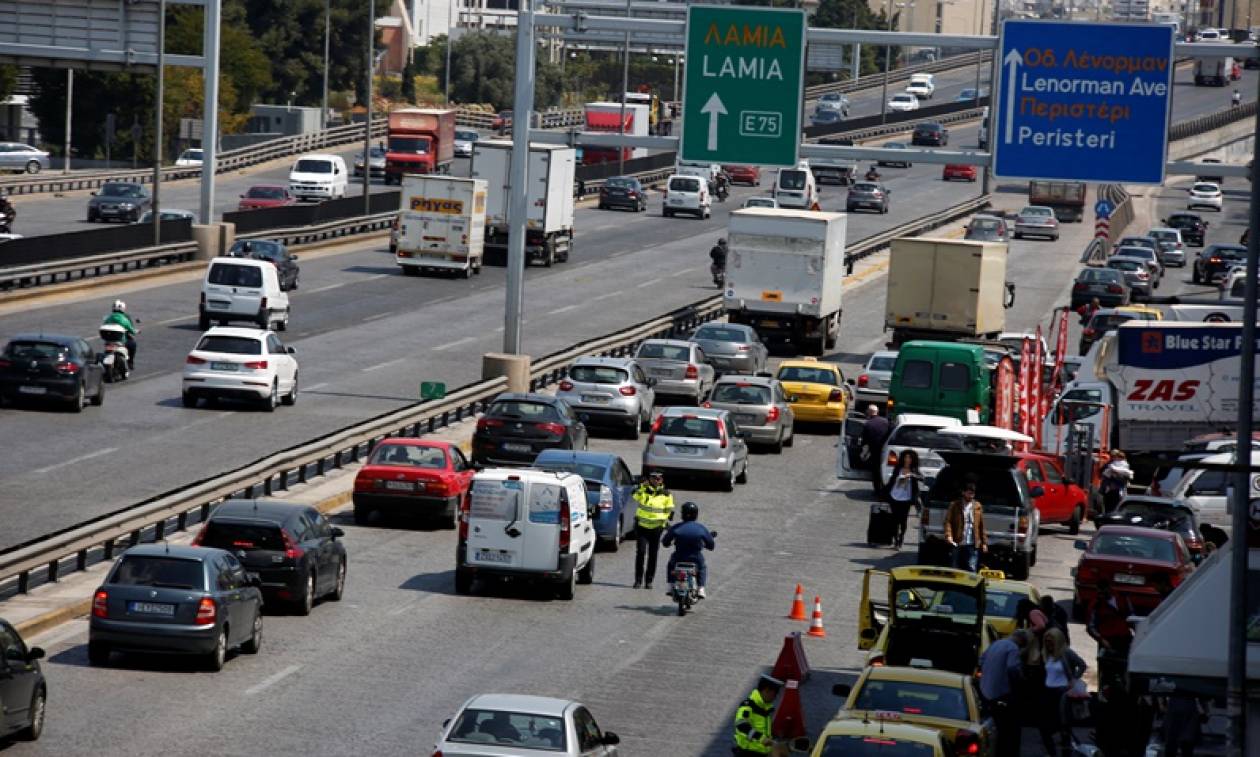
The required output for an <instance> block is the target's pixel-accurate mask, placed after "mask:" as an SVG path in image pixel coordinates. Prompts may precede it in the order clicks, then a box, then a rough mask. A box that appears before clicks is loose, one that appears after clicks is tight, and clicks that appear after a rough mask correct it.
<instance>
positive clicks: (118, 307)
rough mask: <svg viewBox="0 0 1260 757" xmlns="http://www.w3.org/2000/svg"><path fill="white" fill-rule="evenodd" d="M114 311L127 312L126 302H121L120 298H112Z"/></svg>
mask: <svg viewBox="0 0 1260 757" xmlns="http://www.w3.org/2000/svg"><path fill="white" fill-rule="evenodd" d="M114 312H115V313H125V312H127V303H125V302H123V301H122V300H114Z"/></svg>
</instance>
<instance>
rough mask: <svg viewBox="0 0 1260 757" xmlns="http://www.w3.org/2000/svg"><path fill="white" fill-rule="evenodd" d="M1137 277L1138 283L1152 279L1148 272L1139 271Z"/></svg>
mask: <svg viewBox="0 0 1260 757" xmlns="http://www.w3.org/2000/svg"><path fill="white" fill-rule="evenodd" d="M1137 277H1138V281H1146V280H1147V279H1149V278H1150V277H1151V275H1150V274H1149V273H1147V272H1146V271H1138V272H1137Z"/></svg>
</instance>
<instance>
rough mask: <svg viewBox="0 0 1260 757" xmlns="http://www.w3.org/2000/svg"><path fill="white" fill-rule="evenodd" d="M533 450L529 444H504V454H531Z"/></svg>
mask: <svg viewBox="0 0 1260 757" xmlns="http://www.w3.org/2000/svg"><path fill="white" fill-rule="evenodd" d="M532 450H533V448H532V447H530V446H529V445H528V444H513V443H511V442H504V443H503V451H504V452H531V451H532Z"/></svg>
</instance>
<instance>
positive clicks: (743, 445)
mask: <svg viewBox="0 0 1260 757" xmlns="http://www.w3.org/2000/svg"><path fill="white" fill-rule="evenodd" d="M723 422H724V423H726V438H727V439H730V441H731V450H732V451H733V453H734V454H733V455H732V458H733V459H732V461H731V462H732V468H731V469H732V470H734V471H735V472H736V473H742V472H744V471H746V470H748V442H746V441H744V440H743V439H741V438H740V436H739V434H740V430H739V424H737V423H736V422H735V419H734V418H732V417H731V416H730V415H727V416H726V418H725V420H724V421H723Z"/></svg>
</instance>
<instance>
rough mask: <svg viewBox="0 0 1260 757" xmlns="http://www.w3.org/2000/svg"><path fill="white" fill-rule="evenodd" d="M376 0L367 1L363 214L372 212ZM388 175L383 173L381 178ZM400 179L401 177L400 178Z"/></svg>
mask: <svg viewBox="0 0 1260 757" xmlns="http://www.w3.org/2000/svg"><path fill="white" fill-rule="evenodd" d="M375 63H376V0H369V2H368V38H367V102H365V103H364V105H365V106H366V107H367V120H366V121H364V122H363V215H365V216H366V215H371V214H372V84H373V83H374V82H373V79H374V78H375V75H376V72H375V71H374V70H373V67H374V64H375ZM387 176H389V174H388V173H387V174H384V176H382V177H381V178H382V179H384V178H385V177H387ZM400 181H401V179H400Z"/></svg>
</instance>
